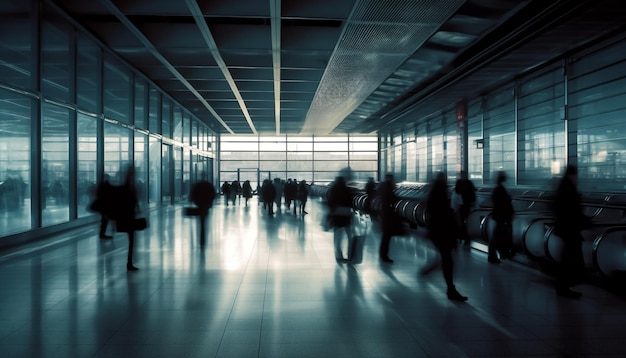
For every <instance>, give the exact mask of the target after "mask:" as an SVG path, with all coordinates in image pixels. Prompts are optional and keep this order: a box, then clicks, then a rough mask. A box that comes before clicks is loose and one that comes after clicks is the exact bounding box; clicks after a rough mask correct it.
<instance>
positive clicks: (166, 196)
mask: <svg viewBox="0 0 626 358" xmlns="http://www.w3.org/2000/svg"><path fill="white" fill-rule="evenodd" d="M161 150H162V155H161V158H162V161H163V162H162V164H161V168H160V169H161V197H162V201H163V203H167V204H169V203H170V202H171V201H172V199H173V192H172V181H171V178H172V172H171V169H172V161H171V156H172V146H171V145H167V144H163V145H162V146H161Z"/></svg>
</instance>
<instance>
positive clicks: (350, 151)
mask: <svg viewBox="0 0 626 358" xmlns="http://www.w3.org/2000/svg"><path fill="white" fill-rule="evenodd" d="M220 146H221V147H220V182H224V181H229V182H232V181H233V180H250V181H251V182H252V183H253V186H254V184H255V183H257V184H258V181H259V180H260V181H262V180H263V179H265V178H268V177H271V178H280V179H283V180H285V179H287V178H295V179H297V180H302V179H304V180H306V181H307V182H308V183H312V182H313V183H316V184H325V183H329V182H331V181H333V180H334V179H335V177H336V176H337V172H339V171H340V170H341V169H343V168H346V167H350V168H351V169H352V171H353V177H354V179H356V180H366V179H367V178H369V177H374V178H375V177H376V171H377V162H378V138H377V137H376V136H348V135H338V136H324V137H317V136H296V135H294V136H291V135H283V136H222V137H221V141H220Z"/></svg>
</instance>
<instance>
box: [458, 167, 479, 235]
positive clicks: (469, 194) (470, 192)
mask: <svg viewBox="0 0 626 358" xmlns="http://www.w3.org/2000/svg"><path fill="white" fill-rule="evenodd" d="M454 190H455V191H456V192H457V193H458V194H459V195H460V196H461V198H462V199H463V202H462V203H461V205H460V207H459V216H460V217H459V221H460V227H459V229H460V232H459V234H460V235H459V236H460V239H461V240H463V241H464V243H465V245H469V243H470V237H469V235H468V233H467V217H468V216H469V213H470V211H471V210H472V208H473V207H474V205H475V204H476V187H475V186H474V183H472V181H471V180H469V179H468V178H467V172H466V171H464V170H461V173H460V177H459V179H458V180H457V181H456V185H455V186H454Z"/></svg>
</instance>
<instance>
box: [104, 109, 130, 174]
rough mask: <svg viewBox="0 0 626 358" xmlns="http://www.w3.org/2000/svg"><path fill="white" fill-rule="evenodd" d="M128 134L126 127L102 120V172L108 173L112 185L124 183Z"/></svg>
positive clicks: (128, 146) (128, 151)
mask: <svg viewBox="0 0 626 358" xmlns="http://www.w3.org/2000/svg"><path fill="white" fill-rule="evenodd" d="M129 135H130V131H129V130H128V129H127V128H124V127H120V126H119V125H116V124H113V123H109V122H106V121H105V122H104V174H109V182H110V183H111V184H113V185H121V184H123V183H124V173H125V169H126V167H127V166H128V164H130V157H129V153H130V143H129Z"/></svg>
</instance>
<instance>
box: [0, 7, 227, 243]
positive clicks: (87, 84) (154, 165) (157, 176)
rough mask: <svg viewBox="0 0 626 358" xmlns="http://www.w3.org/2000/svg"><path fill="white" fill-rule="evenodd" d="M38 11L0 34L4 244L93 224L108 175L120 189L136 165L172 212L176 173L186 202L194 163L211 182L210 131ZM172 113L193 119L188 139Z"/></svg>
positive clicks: (22, 10) (143, 187)
mask: <svg viewBox="0 0 626 358" xmlns="http://www.w3.org/2000/svg"><path fill="white" fill-rule="evenodd" d="M31 6H32V4H31V3H30V2H28V1H26V2H14V3H12V4H10V5H9V6H8V7H4V8H3V11H9V12H10V11H14V12H16V13H19V14H20V15H19V16H3V19H4V21H3V22H2V24H0V29H1V30H0V239H1V238H2V237H6V236H9V235H14V234H20V233H24V232H27V231H30V230H37V229H39V228H45V227H49V226H52V225H61V226H62V225H67V224H68V223H70V222H71V221H73V220H77V219H82V218H85V219H87V220H89V217H93V216H94V214H93V213H92V212H89V211H88V210H87V208H88V206H89V204H90V203H91V201H92V198H93V195H94V193H95V191H96V187H97V184H98V183H99V182H100V181H101V180H102V178H103V176H104V174H108V175H109V176H110V180H111V183H112V184H120V183H121V182H122V180H123V178H122V177H121V174H120V173H121V171H123V170H124V169H125V168H126V167H128V166H129V165H134V166H135V170H136V175H137V184H138V188H139V196H140V200H141V202H142V203H144V204H147V205H156V204H159V203H161V202H162V200H163V198H165V197H167V198H168V200H167V201H165V200H163V202H164V203H166V204H169V203H170V202H171V201H170V195H171V194H170V193H171V190H170V189H171V188H170V187H169V185H170V183H171V182H170V181H169V178H170V176H169V175H170V174H169V173H168V170H169V168H174V167H176V168H180V169H181V172H180V183H179V186H178V190H179V193H178V198H179V199H182V198H184V197H186V195H187V194H186V193H184V192H183V190H184V189H185V188H187V189H188V188H189V185H190V180H191V179H192V172H191V170H192V158H193V160H194V163H202V167H203V169H204V170H206V171H207V172H208V173H211V175H212V174H213V172H214V171H213V168H207V165H209V163H211V164H212V161H210V160H209V159H212V158H209V157H212V156H213V155H214V152H213V150H214V149H213V148H215V147H216V145H215V144H216V140H217V136H216V135H215V134H214V133H213V132H211V130H210V129H209V128H208V127H207V126H206V125H205V124H204V123H202V122H201V121H200V120H199V119H198V118H196V117H194V116H193V115H192V114H190V113H188V112H187V111H186V110H185V109H184V108H182V107H181V106H180V105H179V104H178V103H176V102H175V101H173V100H172V99H171V98H169V97H167V96H166V95H164V94H163V93H162V91H161V90H160V89H158V88H157V87H156V86H154V84H152V83H150V82H149V81H148V80H147V79H145V78H143V77H142V75H141V74H139V73H137V72H135V71H134V70H133V69H132V67H131V66H128V65H127V64H126V63H124V62H123V61H122V60H120V59H119V58H117V57H116V56H115V55H113V54H112V53H111V52H110V51H109V50H108V49H106V48H105V47H104V46H102V45H101V44H99V43H98V41H97V40H96V39H93V38H92V37H90V35H89V34H87V33H86V32H85V31H83V29H80V28H76V27H74V26H73V25H72V24H70V23H68V22H67V21H66V20H65V18H64V17H63V16H61V15H60V14H58V13H56V10H54V9H52V8H51V7H49V6H47V5H46V4H45V3H44V5H43V6H41V7H40V9H41V14H40V17H41V22H39V21H38V20H39V19H35V18H32V17H34V16H35V15H32V12H31ZM25 14H28V16H26V15H25ZM38 23H40V24H41V29H40V30H39V31H33V29H35V28H36V25H34V24H38ZM39 32H40V33H41V45H40V46H37V47H34V46H32V44H33V43H37V41H36V39H37V37H36V34H37V33H39ZM38 59H40V60H38ZM37 69H40V70H41V71H38V70H37ZM33 74H38V77H37V78H35V77H34V76H35V75H33ZM172 112H175V113H177V114H178V118H180V119H181V121H179V123H180V124H182V117H183V116H184V117H185V118H186V123H187V133H186V135H185V136H184V137H183V132H182V128H180V129H181V130H180V131H179V132H177V134H178V135H179V137H178V139H176V138H173V137H172V134H173V133H172V128H173V124H172V123H171V122H170V121H171V118H172V115H171V113H172ZM162 129H163V130H164V131H165V132H162ZM192 133H193V134H194V138H193V139H192V138H191V135H192ZM164 141H167V142H168V143H169V144H167V146H168V147H169V149H165V150H163V148H165V147H166V146H165V145H164V144H163V142H164ZM200 146H204V148H200ZM208 148H211V150H207V149H208ZM176 151H177V152H178V153H180V156H176V157H174V156H172V155H170V153H173V152H176ZM183 153H185V154H184V156H183V155H182V154H183ZM174 161H176V162H174ZM183 162H184V163H183ZM196 166H197V164H196ZM163 177H165V180H163V182H162V178H163ZM183 178H184V179H185V180H186V183H185V186H183ZM209 178H210V179H214V178H213V177H209ZM94 219H95V218H94Z"/></svg>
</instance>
